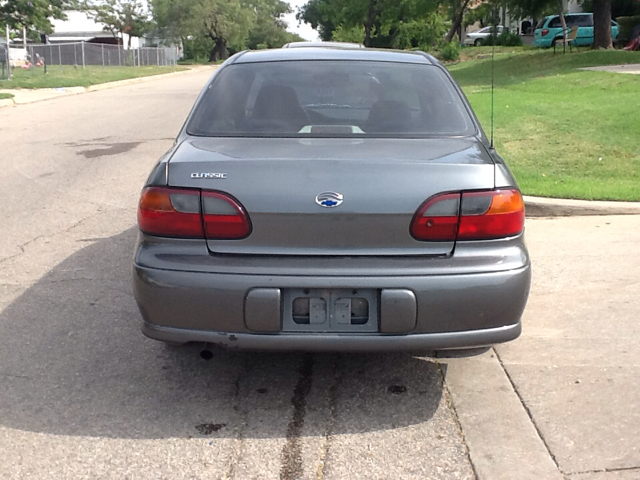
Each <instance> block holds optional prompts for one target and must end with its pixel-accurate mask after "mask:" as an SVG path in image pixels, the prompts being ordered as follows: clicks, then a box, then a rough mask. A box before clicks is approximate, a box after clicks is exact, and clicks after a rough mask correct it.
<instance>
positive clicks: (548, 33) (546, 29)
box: [533, 13, 619, 48]
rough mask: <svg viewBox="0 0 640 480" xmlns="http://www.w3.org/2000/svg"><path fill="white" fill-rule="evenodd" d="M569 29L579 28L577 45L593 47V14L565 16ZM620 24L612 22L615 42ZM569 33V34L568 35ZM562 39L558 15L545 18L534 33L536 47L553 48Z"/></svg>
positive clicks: (612, 34) (612, 35) (568, 14)
mask: <svg viewBox="0 0 640 480" xmlns="http://www.w3.org/2000/svg"><path fill="white" fill-rule="evenodd" d="M564 19H565V21H566V22H567V29H571V27H573V26H576V27H578V37H577V38H576V42H575V45H578V46H579V47H582V46H583V45H584V46H586V45H591V44H592V43H593V13H567V14H566V15H565V16H564ZM618 30H619V28H618V24H617V23H616V22H614V21H613V20H611V37H612V38H613V40H614V41H615V40H616V39H617V38H618ZM568 34H569V33H568V32H567V35H568ZM561 38H562V24H561V23H560V17H559V16H558V15H550V16H548V17H545V18H544V19H543V20H542V21H541V22H540V23H538V25H537V26H536V29H535V30H534V32H533V46H534V47H543V48H548V47H553V45H554V44H555V43H556V40H558V39H561Z"/></svg>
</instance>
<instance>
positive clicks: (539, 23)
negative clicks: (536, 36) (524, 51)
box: [536, 18, 547, 30]
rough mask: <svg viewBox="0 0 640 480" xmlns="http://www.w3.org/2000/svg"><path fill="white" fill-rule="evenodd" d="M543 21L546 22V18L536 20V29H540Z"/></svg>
mask: <svg viewBox="0 0 640 480" xmlns="http://www.w3.org/2000/svg"><path fill="white" fill-rule="evenodd" d="M545 23H547V19H546V18H543V19H542V20H540V22H538V25H537V26H536V30H540V29H541V28H543V27H544V24H545Z"/></svg>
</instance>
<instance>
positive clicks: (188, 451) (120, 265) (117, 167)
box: [0, 72, 640, 480]
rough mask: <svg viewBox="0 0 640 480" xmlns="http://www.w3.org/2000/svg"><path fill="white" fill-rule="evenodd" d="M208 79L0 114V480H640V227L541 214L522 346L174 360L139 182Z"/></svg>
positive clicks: (181, 353) (192, 353) (638, 221)
mask: <svg viewBox="0 0 640 480" xmlns="http://www.w3.org/2000/svg"><path fill="white" fill-rule="evenodd" d="M207 77H208V73H207V72H200V73H194V74H190V75H183V76H175V77H168V78H164V79H157V80H154V81H151V82H148V83H144V84H139V85H131V86H127V87H121V88H117V89H113V90H106V91H101V92H93V93H88V94H83V95H77V96H72V97H65V98H59V99H55V100H51V101H47V102H41V103H35V104H29V105H21V106H18V107H11V108H3V109H0V132H1V133H0V135H1V136H0V140H1V141H0V199H2V201H3V207H2V208H1V209H0V225H1V226H2V227H1V230H0V231H1V234H0V478H11V479H13V478H38V479H49V478H51V479H64V478H74V479H75V478H91V479H95V478H107V479H111V478H117V479H119V478H131V479H139V478H140V479H144V478H149V479H159V478H167V479H174V478H175V479H179V478H207V479H209V478H236V479H251V478H256V479H269V478H280V479H286V480H290V479H298V478H304V479H342V478H346V479H360V478H366V479H405V478H406V479H474V478H481V479H490V480H496V479H501V478H505V479H507V478H513V479H519V480H521V479H526V478H532V479H554V478H571V479H579V480H596V479H598V480H600V479H602V480H614V479H622V480H629V479H637V478H640V468H639V467H640V451H639V450H638V444H639V442H638V440H640V434H639V433H638V432H640V413H639V409H638V406H639V403H640V402H639V401H638V395H637V391H638V387H640V380H639V378H640V375H639V373H640V372H639V367H640V354H639V351H640V349H638V346H639V345H638V338H639V336H638V333H640V331H639V330H638V323H637V318H638V314H637V312H638V310H640V303H639V298H640V295H639V293H640V292H639V291H640V269H639V268H638V267H639V266H640V253H639V252H640V238H639V237H640V233H639V232H640V217H637V216H629V217H585V218H568V219H539V220H538V219H536V220H529V223H528V227H527V228H528V235H529V243H530V247H531V251H532V254H533V256H534V262H535V264H534V265H535V272H534V286H533V290H532V296H531V300H530V306H529V308H528V310H527V312H526V314H525V322H526V327H525V328H526V330H525V334H524V335H523V337H522V338H521V339H520V340H518V341H516V342H513V343H511V344H508V345H505V346H500V347H498V348H497V349H495V350H493V349H490V350H486V351H480V352H473V355H469V353H464V354H455V355H454V354H449V355H439V358H434V357H432V356H424V357H423V356H412V355H401V354H389V355H379V354H378V355H304V354H265V353H239V352H226V351H215V354H214V357H213V358H212V359H211V360H208V361H207V360H204V359H202V358H200V356H199V352H200V349H199V348H198V346H189V347H180V348H176V347H167V346H164V345H162V344H159V343H156V342H153V341H151V340H148V339H146V338H144V337H143V336H142V335H141V334H140V332H139V325H138V322H139V314H138V312H137V308H136V306H135V302H134V300H133V296H132V293H131V288H130V284H129V279H130V261H131V256H132V250H133V243H134V240H135V235H136V227H135V208H136V203H137V199H138V194H139V190H140V187H141V186H142V184H143V182H144V180H145V178H146V175H147V174H148V172H149V170H150V168H151V166H152V165H153V163H154V162H155V160H156V159H157V158H158V157H159V156H160V155H161V154H162V153H163V152H164V151H165V150H166V149H167V148H168V147H169V146H170V145H171V143H172V141H173V136H174V135H175V134H176V133H177V131H178V129H179V127H180V125H181V124H182V122H183V120H184V118H185V116H186V115H187V113H188V111H189V109H190V108H191V105H192V103H193V101H194V99H195V97H196V96H197V94H198V92H199V89H200V88H201V87H202V85H203V84H204V82H205V81H206V79H207Z"/></svg>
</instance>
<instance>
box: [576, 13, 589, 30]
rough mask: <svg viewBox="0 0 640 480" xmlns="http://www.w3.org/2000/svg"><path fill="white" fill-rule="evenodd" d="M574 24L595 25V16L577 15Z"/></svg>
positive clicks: (580, 25) (582, 25)
mask: <svg viewBox="0 0 640 480" xmlns="http://www.w3.org/2000/svg"><path fill="white" fill-rule="evenodd" d="M574 25H577V26H578V27H593V17H592V16H591V15H576V21H575V23H574Z"/></svg>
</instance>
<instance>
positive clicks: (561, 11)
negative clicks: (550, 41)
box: [554, 0, 567, 48]
mask: <svg viewBox="0 0 640 480" xmlns="http://www.w3.org/2000/svg"><path fill="white" fill-rule="evenodd" d="M558 15H559V16H560V25H562V38H563V40H564V43H563V44H562V48H566V46H567V21H566V20H565V18H564V5H562V0H558ZM554 41H555V39H554Z"/></svg>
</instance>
